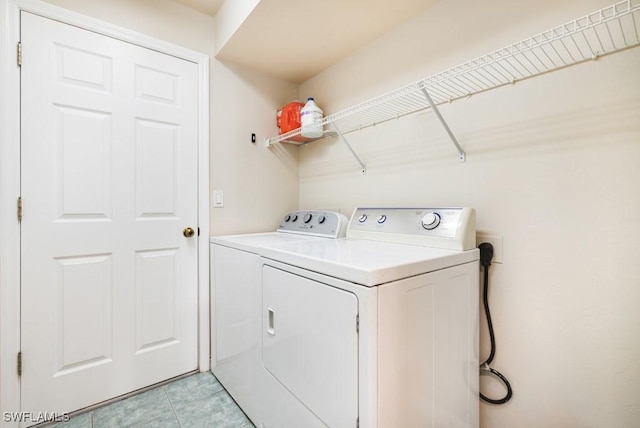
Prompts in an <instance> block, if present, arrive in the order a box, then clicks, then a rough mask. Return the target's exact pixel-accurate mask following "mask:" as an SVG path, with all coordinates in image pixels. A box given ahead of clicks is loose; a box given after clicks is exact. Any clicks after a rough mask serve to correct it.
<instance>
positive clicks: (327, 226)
mask: <svg viewBox="0 0 640 428" xmlns="http://www.w3.org/2000/svg"><path fill="white" fill-rule="evenodd" d="M348 221H349V220H348V219H347V217H346V216H345V215H344V214H340V213H337V212H335V211H294V212H291V213H288V214H286V215H285V216H284V217H283V218H282V220H280V225H279V226H278V229H277V230H278V232H286V233H299V234H303V235H313V236H321V237H326V238H344V236H345V231H346V228H347V223H348Z"/></svg>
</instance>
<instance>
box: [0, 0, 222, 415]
mask: <svg viewBox="0 0 640 428" xmlns="http://www.w3.org/2000/svg"><path fill="white" fill-rule="evenodd" d="M21 11H28V12H32V13H35V14H37V15H41V16H44V17H47V18H51V19H55V20H57V21H60V22H64V23H67V24H71V25H74V26H77V27H80V28H84V29H87V30H90V31H93V32H96V33H100V34H103V35H106V36H110V37H113V38H116V39H119V40H123V41H126V42H130V43H134V44H136V45H139V46H142V47H146V48H149V49H153V50H155V51H158V52H162V53H166V54H169V55H173V56H175V57H178V58H182V59H185V60H187V61H191V62H194V63H196V64H197V65H198V223H199V225H198V226H199V228H200V237H199V239H198V329H199V330H198V346H199V348H198V366H199V369H200V371H208V370H209V364H210V360H209V239H208V237H209V56H208V55H206V54H203V53H199V52H195V51H192V50H189V49H186V48H183V47H180V46H177V45H173V44H171V43H168V42H164V41H161V40H158V39H155V38H153V37H149V36H146V35H143V34H140V33H136V32H135V31H131V30H128V29H125V28H121V27H118V26H115V25H112V24H109V23H105V22H103V21H100V20H97V19H94V18H90V17H87V16H85V15H82V14H79V13H76V12H72V11H69V10H66V9H63V8H60V7H58V6H54V5H51V4H48V3H45V2H42V1H39V0H0V372H1V373H2V377H0V425H2V426H9V425H10V424H8V423H7V422H6V421H5V417H4V412H19V411H20V379H19V377H18V374H17V370H16V367H17V354H18V351H19V350H20V227H19V223H18V219H17V198H18V196H19V195H20V69H19V67H18V65H17V60H16V56H17V44H18V41H19V40H20V12H21ZM25 209H26V210H28V208H27V207H25ZM25 369H27V368H25ZM42 410H43V411H46V410H47V409H42ZM11 425H13V424H11Z"/></svg>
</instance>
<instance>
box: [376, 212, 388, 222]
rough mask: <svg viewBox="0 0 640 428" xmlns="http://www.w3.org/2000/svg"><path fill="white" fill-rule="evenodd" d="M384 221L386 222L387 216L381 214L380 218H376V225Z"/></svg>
mask: <svg viewBox="0 0 640 428" xmlns="http://www.w3.org/2000/svg"><path fill="white" fill-rule="evenodd" d="M385 221H387V216H386V215H384V214H382V215H381V216H380V217H378V224H382V223H384V222H385Z"/></svg>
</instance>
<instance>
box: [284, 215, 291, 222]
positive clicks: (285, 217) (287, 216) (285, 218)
mask: <svg viewBox="0 0 640 428" xmlns="http://www.w3.org/2000/svg"><path fill="white" fill-rule="evenodd" d="M289 221H291V214H287V215H286V216H284V222H285V223H288V222H289Z"/></svg>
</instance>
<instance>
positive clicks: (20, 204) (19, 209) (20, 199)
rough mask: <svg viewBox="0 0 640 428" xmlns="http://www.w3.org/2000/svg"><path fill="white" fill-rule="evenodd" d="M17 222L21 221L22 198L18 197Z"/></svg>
mask: <svg viewBox="0 0 640 428" xmlns="http://www.w3.org/2000/svg"><path fill="white" fill-rule="evenodd" d="M18 221H19V222H21V221H22V197H21V196H19V197H18Z"/></svg>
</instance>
